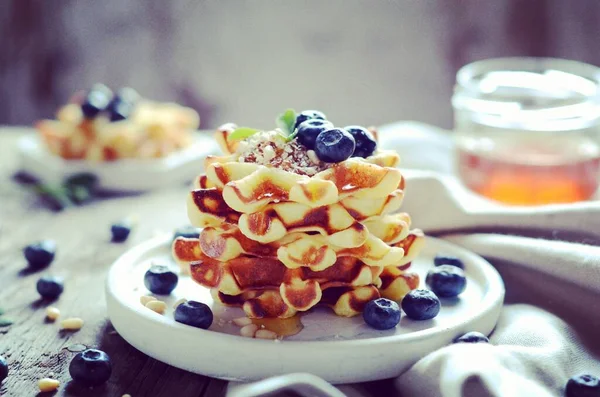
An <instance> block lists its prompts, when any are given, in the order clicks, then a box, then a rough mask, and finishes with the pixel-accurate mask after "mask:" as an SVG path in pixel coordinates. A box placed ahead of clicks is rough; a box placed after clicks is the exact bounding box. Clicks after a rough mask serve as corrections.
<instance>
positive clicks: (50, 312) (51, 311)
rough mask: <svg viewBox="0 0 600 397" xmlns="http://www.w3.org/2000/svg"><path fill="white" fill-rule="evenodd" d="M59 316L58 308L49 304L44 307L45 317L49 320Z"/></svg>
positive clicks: (54, 319)
mask: <svg viewBox="0 0 600 397" xmlns="http://www.w3.org/2000/svg"><path fill="white" fill-rule="evenodd" d="M58 317H60V310H58V309H57V308H56V307H54V306H49V307H48V308H46V318H47V319H48V320H50V321H56V319H57V318H58Z"/></svg>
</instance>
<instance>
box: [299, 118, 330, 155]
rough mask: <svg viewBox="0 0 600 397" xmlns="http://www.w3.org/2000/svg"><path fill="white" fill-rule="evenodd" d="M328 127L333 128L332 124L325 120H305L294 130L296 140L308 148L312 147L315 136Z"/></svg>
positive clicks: (313, 146)
mask: <svg viewBox="0 0 600 397" xmlns="http://www.w3.org/2000/svg"><path fill="white" fill-rule="evenodd" d="M330 128H333V124H331V123H330V122H329V121H327V120H320V119H310V120H306V121H305V122H303V123H302V124H300V125H299V126H298V128H297V130H296V131H297V132H298V135H297V137H298V141H299V142H300V143H301V144H303V145H304V146H306V147H307V148H308V149H314V148H315V141H316V140H317V136H319V134H320V133H321V132H323V131H325V130H328V129H330Z"/></svg>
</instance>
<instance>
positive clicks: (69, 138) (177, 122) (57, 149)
mask: <svg viewBox="0 0 600 397" xmlns="http://www.w3.org/2000/svg"><path fill="white" fill-rule="evenodd" d="M198 124H199V116H198V114H197V113H196V112H195V111H194V110H193V109H190V108H186V107H183V106H179V105H177V104H173V103H158V102H151V101H142V102H140V103H138V104H137V105H136V107H135V110H134V111H133V113H132V114H131V115H130V117H129V118H127V119H125V120H121V121H116V122H110V121H109V119H108V118H107V117H106V116H103V115H99V116H98V117H96V118H94V119H86V118H84V117H83V114H82V112H81V108H80V106H79V105H78V104H75V103H70V104H67V105H65V106H63V107H62V108H61V109H59V111H58V113H57V118H56V119H55V120H41V121H39V122H38V123H37V124H36V128H37V130H38V131H39V133H40V137H41V139H42V141H43V142H44V144H45V146H46V147H47V148H48V150H49V151H50V152H51V153H53V154H55V155H57V156H60V157H62V158H64V159H66V160H80V159H85V160H90V161H112V160H117V159H122V158H156V157H164V156H167V155H168V154H170V153H172V152H174V151H176V150H179V149H182V148H185V147H187V146H189V145H191V144H192V142H193V137H192V131H194V130H195V129H197V128H198Z"/></svg>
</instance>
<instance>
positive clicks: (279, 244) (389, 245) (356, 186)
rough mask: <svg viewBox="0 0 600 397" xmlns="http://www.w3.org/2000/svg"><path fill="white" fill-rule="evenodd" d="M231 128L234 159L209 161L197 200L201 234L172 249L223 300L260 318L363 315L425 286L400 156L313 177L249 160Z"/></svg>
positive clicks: (322, 169)
mask: <svg viewBox="0 0 600 397" xmlns="http://www.w3.org/2000/svg"><path fill="white" fill-rule="evenodd" d="M231 131H232V127H223V128H221V129H219V131H217V140H218V141H219V142H220V144H221V146H222V148H223V149H224V151H225V152H226V153H227V155H226V156H222V157H208V158H207V159H206V162H205V170H206V173H205V174H203V175H201V176H200V177H199V178H198V179H197V181H196V183H195V185H196V186H195V188H194V190H192V191H191V192H190V193H189V195H188V200H187V207H188V216H189V219H190V222H191V223H192V224H193V225H194V226H196V227H201V228H203V230H202V232H201V233H200V237H199V238H198V239H188V238H178V239H176V240H175V241H174V243H173V247H172V248H173V255H174V257H175V259H176V260H177V261H178V262H179V263H180V264H181V265H182V267H183V268H184V270H185V271H188V272H189V273H190V274H191V277H192V278H193V279H194V280H195V281H196V282H198V283H199V284H201V285H203V286H206V287H209V288H210V289H211V291H212V293H213V296H214V297H215V298H216V299H217V300H218V301H219V302H221V303H223V304H225V305H232V306H239V307H242V308H243V310H244V312H245V313H246V315H247V316H248V317H250V318H263V317H271V318H286V317H291V316H293V315H295V314H296V313H298V312H304V311H307V310H309V309H311V308H312V307H314V306H316V305H326V306H329V307H331V308H332V309H333V310H334V312H335V313H336V314H337V315H340V316H354V315H356V314H358V313H360V312H362V310H363V308H364V306H365V305H366V303H368V302H369V301H371V300H373V299H376V298H379V297H381V296H383V297H386V298H389V299H392V300H400V299H402V298H403V297H404V295H405V294H406V293H408V292H409V291H410V290H412V289H415V288H416V287H417V286H418V284H419V278H418V276H417V275H416V274H414V273H410V272H408V268H409V267H410V263H411V260H412V259H413V258H414V257H415V255H416V254H417V253H418V251H419V249H420V247H421V246H422V244H423V240H424V239H423V235H422V233H421V232H420V231H419V230H411V229H410V224H411V220H410V216H409V215H408V214H407V213H402V212H398V210H399V208H400V206H401V203H402V199H403V197H404V181H403V178H402V175H401V173H400V171H399V170H398V169H397V168H395V166H396V165H397V163H398V162H399V157H398V155H397V154H396V153H395V152H391V151H376V152H375V153H374V154H373V155H372V156H370V157H367V158H366V159H363V158H350V159H348V160H345V161H343V162H340V163H337V164H331V165H325V166H323V165H322V164H321V165H318V164H317V165H316V169H315V170H313V172H314V171H316V172H315V173H314V174H313V175H309V174H310V173H312V172H303V171H302V170H301V169H299V168H297V169H291V170H286V169H285V168H284V167H272V166H267V165H264V164H261V162H260V161H255V162H252V161H250V162H249V161H248V158H242V157H240V148H239V147H237V146H238V142H234V141H232V140H230V139H228V136H229V134H230V133H231ZM270 146H272V147H273V148H274V149H275V152H277V150H278V146H277V145H270ZM285 150H288V149H285V145H284V149H283V151H285ZM288 151H290V150H288ZM275 155H276V156H278V155H280V153H276V154H275ZM261 156H262V154H261V153H255V155H254V156H253V157H252V158H253V159H255V158H260V157H261ZM270 157H272V156H270Z"/></svg>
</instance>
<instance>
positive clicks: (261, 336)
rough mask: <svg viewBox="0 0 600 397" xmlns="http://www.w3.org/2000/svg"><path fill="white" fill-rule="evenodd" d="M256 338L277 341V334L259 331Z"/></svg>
mask: <svg viewBox="0 0 600 397" xmlns="http://www.w3.org/2000/svg"><path fill="white" fill-rule="evenodd" d="M254 337H255V338H257V339H277V334H276V333H275V332H273V331H269V330H268V329H259V330H258V331H256V333H255V334H254Z"/></svg>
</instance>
